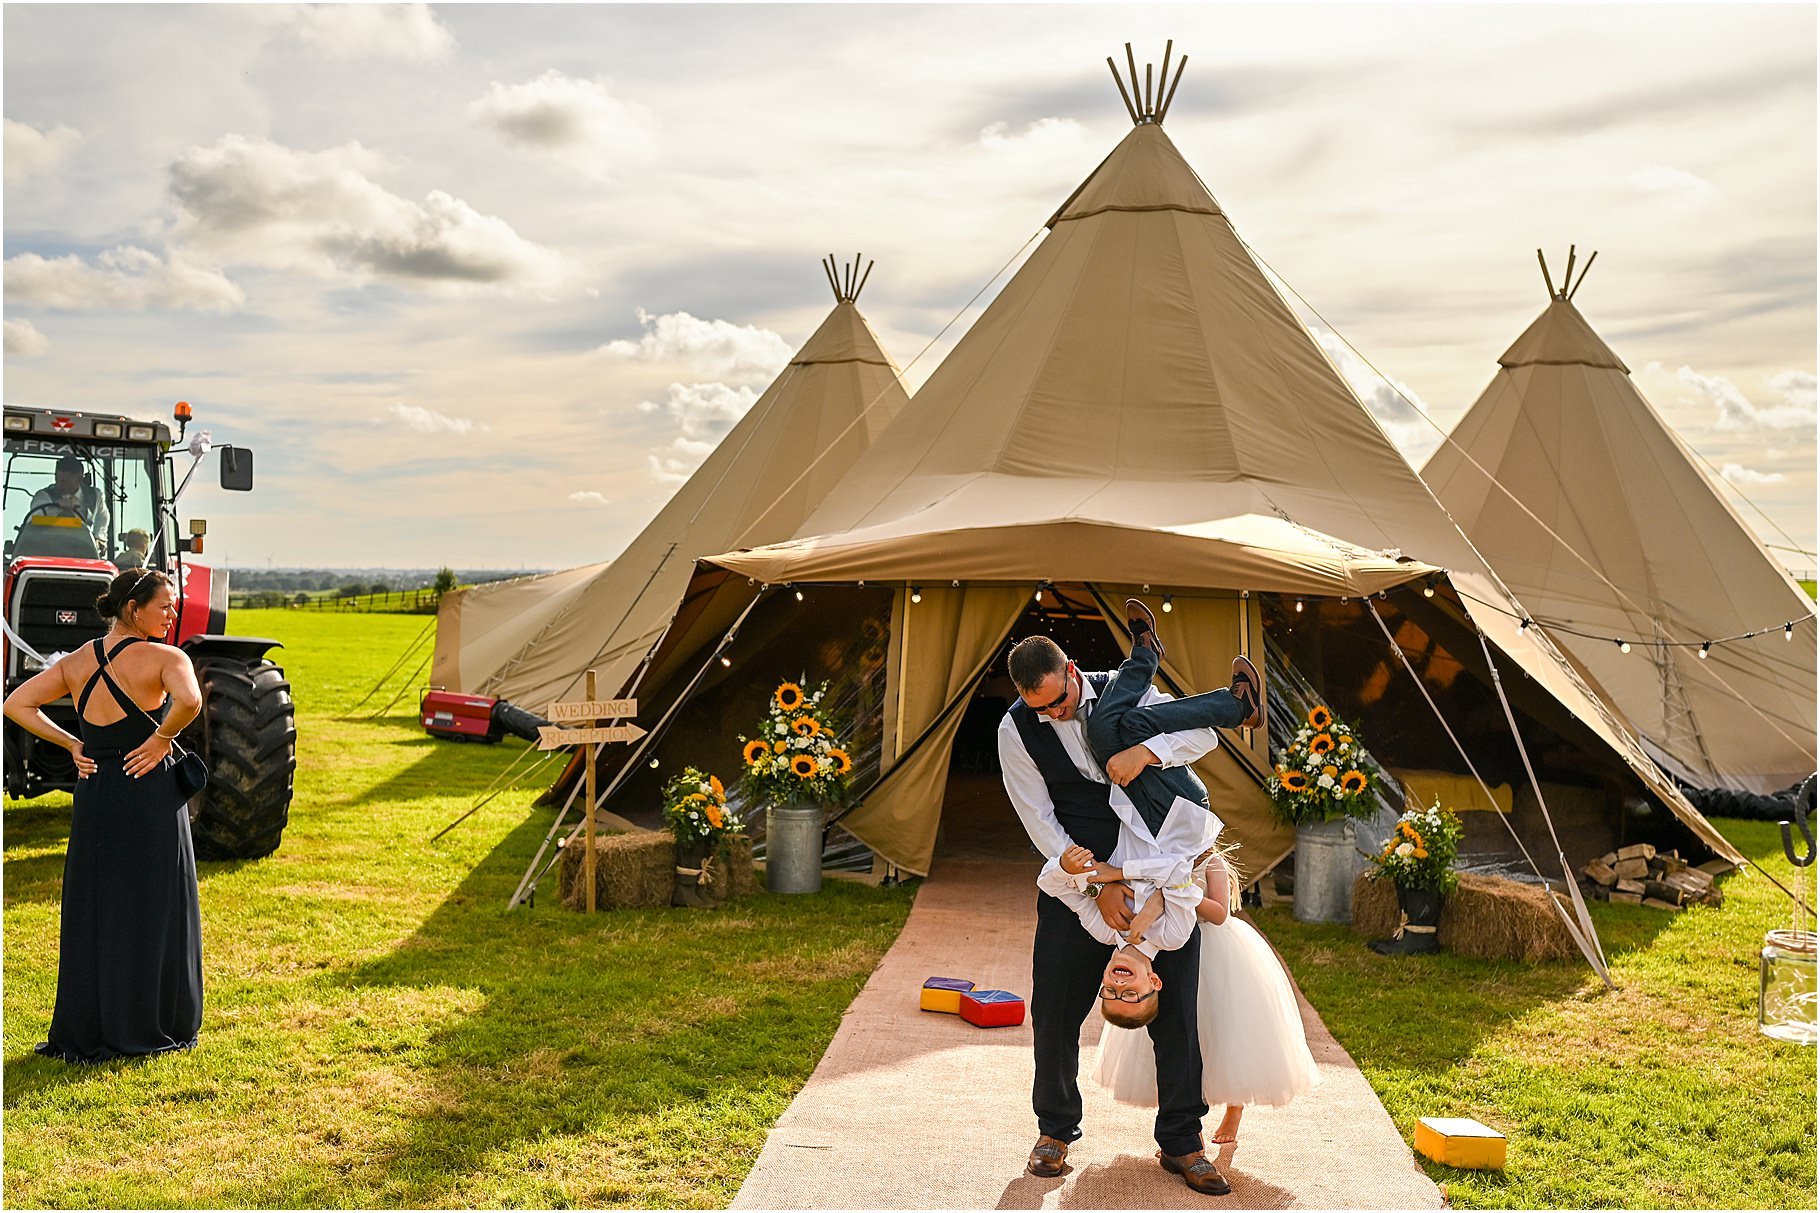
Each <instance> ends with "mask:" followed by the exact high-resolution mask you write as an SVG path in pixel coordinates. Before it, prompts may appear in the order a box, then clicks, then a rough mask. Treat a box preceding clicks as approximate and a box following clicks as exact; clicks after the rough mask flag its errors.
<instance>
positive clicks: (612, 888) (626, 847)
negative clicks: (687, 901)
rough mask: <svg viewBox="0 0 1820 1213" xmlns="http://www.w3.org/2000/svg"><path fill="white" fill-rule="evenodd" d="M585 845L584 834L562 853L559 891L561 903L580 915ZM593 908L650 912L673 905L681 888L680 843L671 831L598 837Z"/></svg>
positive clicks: (595, 838)
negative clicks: (672, 892)
mask: <svg viewBox="0 0 1820 1213" xmlns="http://www.w3.org/2000/svg"><path fill="white" fill-rule="evenodd" d="M583 847H584V843H583V841H582V839H581V837H580V836H579V835H577V836H576V838H575V841H573V842H571V843H570V844H569V845H568V846H566V847H564V848H563V850H562V862H561V863H560V864H558V865H557V869H558V871H559V872H560V873H561V876H560V879H559V883H558V886H557V887H558V889H559V891H560V892H561V894H562V904H563V905H565V906H567V907H569V908H570V909H571V910H579V909H581V908H582V907H583V905H584V904H585V903H584V901H583V886H582V880H581V869H582V853H583ZM594 852H595V861H594V905H595V908H596V909H601V910H634V909H647V908H653V907H657V906H667V905H669V904H670V890H671V889H672V888H673V887H674V886H675V884H676V842H675V840H674V839H672V838H671V837H670V832H669V831H668V830H645V831H640V832H638V833H635V834H597V835H595V837H594Z"/></svg>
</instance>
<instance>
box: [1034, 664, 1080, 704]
mask: <svg viewBox="0 0 1820 1213" xmlns="http://www.w3.org/2000/svg"><path fill="white" fill-rule="evenodd" d="M1072 677H1074V663H1073V662H1072V661H1070V662H1069V663H1068V666H1067V668H1066V669H1064V670H1063V671H1062V693H1061V694H1060V695H1057V696H1056V697H1055V698H1054V699H1052V700H1050V701H1049V702H1048V703H1045V704H1044V705H1043V706H1041V707H1036V706H1034V705H1033V706H1032V707H1031V711H1033V712H1053V711H1055V709H1057V708H1059V707H1061V706H1062V705H1063V704H1064V703H1067V702H1068V696H1069V694H1070V693H1071V692H1070V690H1069V687H1068V680H1069V679H1070V678H1072Z"/></svg>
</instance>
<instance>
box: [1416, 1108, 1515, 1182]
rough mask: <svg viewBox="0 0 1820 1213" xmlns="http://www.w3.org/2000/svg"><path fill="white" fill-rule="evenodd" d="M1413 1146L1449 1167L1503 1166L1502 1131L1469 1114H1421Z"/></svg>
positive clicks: (1494, 1168)
mask: <svg viewBox="0 0 1820 1213" xmlns="http://www.w3.org/2000/svg"><path fill="white" fill-rule="evenodd" d="M1416 1150H1417V1152H1419V1153H1421V1154H1423V1155H1426V1156H1427V1157H1429V1158H1432V1159H1434V1160H1435V1161H1436V1162H1438V1163H1442V1164H1444V1165H1446V1166H1449V1167H1462V1168H1467V1169H1470V1170H1475V1171H1502V1170H1503V1169H1504V1134H1502V1133H1500V1132H1498V1131H1497V1130H1496V1129H1493V1128H1491V1127H1489V1126H1488V1125H1482V1124H1480V1123H1479V1122H1478V1121H1476V1120H1473V1119H1472V1118H1471V1117H1469V1116H1424V1117H1422V1119H1420V1120H1418V1121H1417V1122H1416Z"/></svg>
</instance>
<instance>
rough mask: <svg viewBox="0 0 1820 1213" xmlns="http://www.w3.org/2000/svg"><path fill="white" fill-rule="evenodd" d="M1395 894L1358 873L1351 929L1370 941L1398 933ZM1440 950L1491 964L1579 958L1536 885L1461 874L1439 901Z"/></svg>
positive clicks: (1390, 886)
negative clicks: (1444, 897) (1456, 883)
mask: <svg viewBox="0 0 1820 1213" xmlns="http://www.w3.org/2000/svg"><path fill="white" fill-rule="evenodd" d="M1397 917H1398V912H1397V890H1396V886H1395V885H1393V884H1392V883H1391V882H1390V881H1388V880H1373V879H1372V878H1371V873H1369V872H1361V873H1360V874H1359V878H1358V879H1357V880H1356V881H1355V882H1354V883H1353V887H1352V928H1353V930H1354V931H1356V932H1358V933H1359V934H1361V935H1364V936H1366V937H1368V938H1371V939H1383V938H1386V937H1388V936H1390V935H1392V934H1394V933H1395V931H1396V929H1397ZM1437 938H1438V939H1439V940H1440V943H1441V946H1442V947H1443V948H1445V949H1446V950H1447V951H1449V952H1454V953H1457V954H1458V955H1461V956H1479V957H1483V958H1485V959H1489V960H1522V961H1529V962H1532V963H1533V962H1535V961H1539V960H1563V959H1566V958H1568V957H1570V956H1577V955H1579V948H1578V947H1577V946H1575V944H1574V941H1573V936H1571V935H1569V934H1568V933H1567V926H1566V924H1565V923H1563V922H1562V921H1561V916H1560V915H1559V914H1557V913H1556V912H1555V910H1554V908H1553V907H1552V906H1551V905H1550V904H1549V894H1548V893H1546V892H1545V891H1544V890H1543V889H1542V887H1541V886H1540V885H1533V884H1522V883H1520V882H1518V881H1515V880H1504V879H1502V878H1501V877H1497V876H1479V875H1475V874H1474V873H1471V872H1462V873H1461V874H1460V887H1459V888H1457V889H1455V890H1454V891H1453V892H1452V893H1450V894H1448V895H1447V898H1446V900H1445V901H1443V902H1442V903H1441V929H1440V932H1439V933H1438V935H1437Z"/></svg>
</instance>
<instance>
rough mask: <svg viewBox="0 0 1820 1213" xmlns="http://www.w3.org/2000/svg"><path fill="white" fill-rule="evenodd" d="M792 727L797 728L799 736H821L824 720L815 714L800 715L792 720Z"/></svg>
mask: <svg viewBox="0 0 1820 1213" xmlns="http://www.w3.org/2000/svg"><path fill="white" fill-rule="evenodd" d="M790 727H791V728H792V729H794V730H796V735H797V736H798V737H819V736H821V731H822V722H821V721H819V720H817V719H816V718H815V717H813V716H798V717H797V718H796V719H795V720H793V721H791V722H790Z"/></svg>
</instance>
